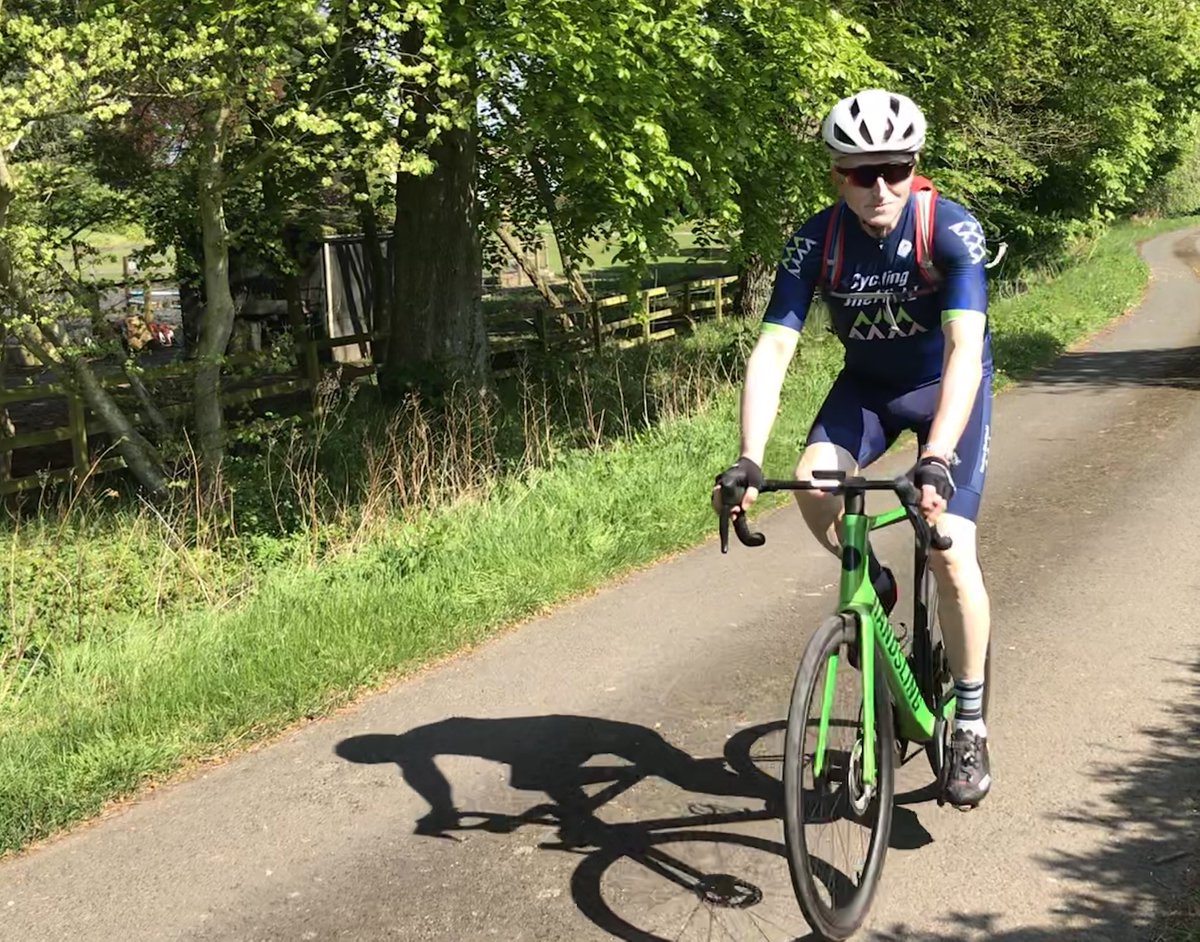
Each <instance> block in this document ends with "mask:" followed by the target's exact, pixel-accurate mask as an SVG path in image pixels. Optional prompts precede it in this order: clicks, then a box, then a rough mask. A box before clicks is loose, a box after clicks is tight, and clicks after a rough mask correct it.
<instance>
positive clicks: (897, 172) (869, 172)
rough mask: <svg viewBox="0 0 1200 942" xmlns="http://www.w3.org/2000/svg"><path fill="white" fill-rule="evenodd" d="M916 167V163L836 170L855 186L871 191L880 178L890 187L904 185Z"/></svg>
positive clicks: (868, 165)
mask: <svg viewBox="0 0 1200 942" xmlns="http://www.w3.org/2000/svg"><path fill="white" fill-rule="evenodd" d="M915 166H916V164H915V163H908V164H863V165H862V166H861V167H835V168H834V169H835V170H837V172H838V173H840V174H841V175H842V176H843V177H845V178H846V179H847V180H849V181H850V182H851V183H853V184H854V185H855V186H861V187H863V188H864V189H869V188H870V187H873V186H874V185H875V181H876V180H878V179H879V178H880V177H883V182H884V183H887V184H889V185H895V184H897V183H903V182H904V181H905V180H907V179H908V178H909V176H911V175H912V172H913V167H915Z"/></svg>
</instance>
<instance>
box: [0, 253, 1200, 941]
mask: <svg viewBox="0 0 1200 942" xmlns="http://www.w3.org/2000/svg"><path fill="white" fill-rule="evenodd" d="M1144 252H1145V255H1146V257H1147V259H1148V260H1149V262H1150V263H1151V265H1152V266H1153V269H1154V281H1153V284H1152V286H1151V289H1150V292H1149V294H1148V296H1147V299H1146V302H1145V304H1144V305H1143V306H1142V308H1141V309H1140V310H1139V311H1138V312H1137V313H1136V314H1134V315H1132V316H1130V317H1127V318H1124V319H1123V320H1121V321H1120V322H1119V323H1118V324H1117V325H1115V327H1114V328H1112V329H1111V330H1109V331H1107V332H1106V333H1105V334H1104V336H1102V337H1100V338H1098V339H1096V340H1095V341H1094V342H1092V343H1091V344H1089V345H1088V346H1087V347H1086V348H1084V349H1082V350H1080V351H1079V352H1076V353H1073V354H1070V355H1068V356H1066V357H1064V358H1063V359H1062V360H1061V361H1060V362H1059V363H1058V364H1057V365H1056V366H1055V367H1054V368H1053V369H1050V370H1048V371H1046V372H1045V373H1044V374H1042V375H1040V376H1038V377H1037V378H1035V379H1034V380H1032V381H1030V382H1028V383H1026V384H1024V385H1023V386H1022V387H1021V388H1019V389H1016V390H1014V391H1011V392H1009V393H1006V394H1004V395H1003V396H1002V397H1001V398H1000V400H999V401H998V404H997V408H996V412H995V420H994V436H993V439H992V446H991V470H990V476H989V484H988V493H987V495H986V496H985V503H984V511H983V517H982V521H981V525H982V554H983V558H984V562H985V567H986V571H987V576H988V581H989V586H990V589H991V593H992V598H993V603H994V619H995V635H994V657H995V665H994V675H993V676H994V684H993V688H992V697H991V703H992V716H991V722H990V726H991V731H992V744H993V767H994V775H995V787H994V791H993V794H992V796H991V797H990V798H989V799H988V801H987V802H986V803H985V804H984V805H983V806H982V807H981V808H979V809H978V810H977V811H975V812H972V813H970V814H963V813H960V812H957V811H954V810H951V809H948V808H944V809H939V808H938V807H937V806H936V804H934V803H933V802H931V801H929V800H927V798H926V797H925V794H924V793H923V791H922V790H923V788H924V786H926V785H927V784H928V782H929V779H930V774H929V771H928V767H927V766H926V765H925V763H924V760H923V759H922V758H920V757H919V756H918V758H916V759H914V760H913V761H911V762H909V763H908V764H907V765H906V766H905V767H904V768H903V769H902V770H901V772H900V782H899V785H898V792H899V793H900V802H901V804H900V805H899V807H898V810H897V815H896V821H895V833H894V835H893V839H892V848H891V850H890V852H889V855H888V862H887V867H886V871H885V874H884V878H883V884H882V887H881V889H880V893H879V896H878V897H877V900H876V903H875V906H874V909H873V911H872V916H871V919H870V921H869V923H868V925H867V926H866V927H865V928H864V930H863V932H862V934H861V937H862V938H866V939H877V940H885V939H897V940H898V939H921V940H932V942H943V940H944V942H963V940H974V939H988V940H1003V942H1017V940H1021V942H1050V940H1055V942H1058V940H1084V939H1087V940H1089V942H1093V940H1114V942H1116V940H1120V942H1128V940H1137V939H1149V938H1152V935H1151V931H1150V928H1149V926H1150V920H1151V919H1152V917H1153V911H1154V908H1155V906H1156V905H1157V902H1158V900H1159V899H1161V898H1162V897H1164V896H1165V895H1168V894H1170V893H1171V892H1172V891H1173V890H1175V888H1176V887H1177V886H1178V883H1179V881H1180V879H1181V878H1182V876H1183V874H1184V872H1185V871H1186V870H1187V869H1188V868H1189V867H1190V868H1193V869H1194V868H1195V867H1196V866H1198V865H1200V861H1198V860H1197V856H1198V855H1200V755H1198V754H1197V749H1196V744H1197V743H1198V742H1200V633H1198V631H1197V628H1196V625H1197V621H1198V615H1200V605H1198V603H1197V596H1198V594H1200V567H1198V566H1197V553H1196V549H1195V547H1196V544H1197V540H1196V532H1197V527H1198V522H1200V441H1198V438H1200V436H1198V435H1197V432H1198V431H1200V285H1198V284H1197V280H1196V271H1197V269H1196V262H1195V258H1194V256H1195V255H1197V253H1200V237H1198V236H1197V234H1196V233H1195V232H1193V233H1190V234H1184V235H1180V234H1174V235H1168V236H1163V237H1161V238H1158V239H1156V240H1154V241H1152V242H1150V243H1148V244H1147V245H1146V247H1145V249H1144ZM731 434H733V430H731ZM907 459H908V456H907V455H905V456H892V457H891V458H889V459H887V460H886V461H885V463H884V468H883V469H882V470H890V469H891V468H898V467H900V466H901V465H902V464H903V463H904V462H905V461H906V460H907ZM761 525H762V528H763V529H764V531H765V532H766V533H767V534H768V537H769V541H768V544H767V546H766V547H765V548H763V549H761V550H755V551H750V550H746V549H743V548H742V547H739V546H735V547H734V548H733V549H731V551H730V554H729V555H728V556H726V557H722V556H721V555H720V554H719V553H718V552H717V550H716V547H715V545H714V543H713V542H710V543H708V544H706V545H704V546H702V547H700V548H699V549H697V550H695V551H693V552H690V553H686V554H684V555H682V556H680V557H678V558H676V559H673V560H671V561H669V562H667V563H665V564H663V565H660V566H657V567H655V568H654V569H652V570H649V571H646V572H643V573H640V574H637V575H635V576H633V577H631V578H629V579H627V580H625V581H623V582H621V583H620V584H617V585H614V586H612V587H610V588H608V589H606V590H605V591H603V592H601V593H599V594H597V595H595V596H593V597H591V598H588V599H585V600H582V601H579V602H576V603H573V604H570V605H567V606H565V607H564V608H562V609H561V610H560V611H558V612H557V613H556V614H554V615H552V616H551V617H547V618H544V619H540V620H538V621H535V622H532V623H530V624H528V625H525V626H523V627H522V628H520V629H519V630H517V631H513V632H510V633H508V634H506V635H504V636H503V637H500V638H497V639H495V640H494V641H492V642H490V643H488V644H486V645H484V646H483V647H482V648H480V649H479V650H477V651H475V652H473V653H472V654H470V655H468V656H464V657H461V658H459V659H457V660H454V661H452V662H450V663H448V664H446V665H444V666H441V667H439V668H437V669H435V670H431V671H428V672H426V673H424V674H422V675H421V676H419V677H417V678H415V679H413V680H410V681H407V682H405V683H402V684H400V685H398V686H397V687H395V688H394V689H392V690H390V691H388V692H386V693H383V694H380V695H378V696H375V697H372V698H370V699H369V700H368V701H366V702H365V703H363V704H362V705H361V706H359V707H358V708H356V709H354V710H353V711H348V712H346V713H344V714H343V715H340V716H338V717H336V718H334V719H331V720H329V721H325V722H321V723H316V724H313V725H311V726H309V727H307V728H305V729H303V730H301V731H299V732H297V733H295V734H294V735H291V736H289V737H287V738H286V739H284V740H283V741H281V742H279V743H277V744H275V745H272V746H270V747H269V748H266V749H262V750H258V751H256V752H254V753H251V754H247V755H245V756H242V757H240V758H238V759H236V760H234V761H232V762H230V763H228V764H226V765H223V766H221V767H219V768H213V769H211V770H208V771H206V772H204V773H203V774H201V775H199V776H197V777H196V778H194V779H192V780H190V781H187V782H185V783H182V784H179V785H176V786H172V787H169V788H164V789H161V790H158V791H156V792H154V793H153V794H151V795H149V796H147V797H146V798H145V799H144V800H142V801H140V802H137V803H135V804H132V805H130V806H128V807H126V808H123V809H121V810H120V811H119V812H117V813H114V814H112V815H111V816H109V817H108V818H106V819H105V820H103V821H101V822H99V823H97V824H96V825H94V826H90V827H86V828H83V829H81V830H79V831H78V832H76V833H74V834H72V835H69V836H67V837H65V838H62V839H60V840H56V841H53V842H51V843H49V844H48V845H47V846H44V847H41V848H39V849H37V850H36V851H34V852H32V853H29V854H26V855H23V856H20V857H17V858H14V859H10V860H8V861H6V862H4V863H3V864H0V937H2V938H4V939H13V940H22V942H39V940H54V942H59V940H66V939H71V940H119V942H136V940H161V939H188V940H293V939H295V940H301V939H314V940H325V939H354V940H374V939H412V940H426V939H453V940H474V939H504V940H564V942H565V940H571V942H577V940H578V942H583V940H603V939H611V938H618V939H626V940H656V939H670V940H675V939H705V940H736V942H742V940H761V939H770V940H789V939H803V938H805V937H806V936H807V935H808V930H807V928H806V926H805V924H804V921H803V919H802V917H801V916H800V914H799V911H798V909H797V907H796V903H795V900H794V898H793V896H792V891H791V887H790V884H789V880H788V875H787V866H786V863H785V861H784V858H783V856H782V846H781V840H782V829H781V825H780V823H779V821H778V820H777V819H775V818H773V817H772V816H771V814H770V813H769V812H768V811H766V810H765V808H766V803H765V802H764V800H763V795H764V793H765V791H764V789H765V790H767V791H769V790H770V788H771V785H772V777H773V776H777V775H778V774H779V769H780V766H779V762H778V754H779V748H780V747H779V742H780V733H779V730H780V728H781V726H782V722H783V720H784V718H785V714H786V708H787V697H788V693H789V689H790V685H791V681H792V676H793V671H794V669H795V666H796V664H797V662H798V660H799V657H800V654H801V652H802V650H803V647H804V644H805V641H806V640H807V637H808V635H809V633H810V632H811V631H812V629H813V628H815V627H816V625H818V624H819V622H820V620H821V618H822V617H823V615H824V614H825V613H826V612H827V611H828V609H829V607H830V605H831V604H832V602H833V601H834V598H835V595H834V585H833V582H834V579H835V576H836V561H835V560H833V559H832V558H831V557H826V556H824V555H823V554H822V553H821V552H819V551H818V550H817V549H816V547H815V545H814V544H813V543H812V541H811V540H810V539H809V538H807V536H806V534H805V533H804V532H803V529H802V526H801V522H800V519H799V514H797V513H796V512H795V510H794V509H792V508H786V509H784V510H781V511H779V512H776V513H774V514H772V515H770V516H768V517H767V518H765V519H764V520H762V521H761ZM909 539H910V537H909V536H908V534H907V533H905V532H902V528H894V529H893V530H890V531H888V532H887V533H886V534H884V538H883V539H882V540H881V541H880V543H879V548H880V550H881V555H883V556H885V558H889V559H891V560H897V561H899V560H904V559H905V558H906V557H907V556H908V545H909V544H908V541H909ZM1189 546H1191V547H1192V549H1188V547H1189ZM905 604H907V602H906V599H903V598H902V602H901V606H902V607H903V606H904V605H905ZM614 770H615V771H614ZM731 770H738V772H737V774H735V773H734V772H733V771H731ZM614 779H615V781H616V784H614ZM587 796H590V798H588V797H587ZM451 801H452V802H453V804H454V806H456V807H457V809H459V810H460V811H462V812H469V813H471V814H470V816H466V817H463V818H461V819H459V821H458V822H457V825H456V826H454V827H451V828H449V829H447V830H445V831H444V832H441V833H434V834H427V835H426V834H418V833H414V832H415V831H416V830H418V829H420V830H426V831H437V830H438V828H437V827H435V825H439V824H445V823H446V822H445V821H442V822H438V821H435V820H431V819H430V817H429V812H430V807H431V804H434V805H438V806H448V804H449V803H450V802H451ZM422 820H424V822H425V823H424V825H422V826H420V828H419V825H418V822H421V821H422ZM681 872H701V873H706V874H731V875H734V876H736V877H738V878H739V879H741V880H743V881H746V883H747V884H749V885H752V886H753V887H754V888H755V889H754V890H753V891H752V892H747V894H746V895H745V898H743V899H742V900H741V905H739V906H735V907H728V906H727V907H710V906H706V905H704V902H703V901H702V900H701V899H699V898H698V897H697V896H696V895H695V894H692V893H686V892H683V891H682V890H681V889H680V887H679V885H678V883H679V881H678V880H672V879H670V877H671V875H672V874H679V873H681Z"/></svg>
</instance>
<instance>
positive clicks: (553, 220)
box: [529, 154, 592, 307]
mask: <svg viewBox="0 0 1200 942" xmlns="http://www.w3.org/2000/svg"><path fill="white" fill-rule="evenodd" d="M529 169H530V170H531V171H532V172H533V179H534V182H535V183H536V184H537V190H538V198H539V199H540V200H541V201H542V211H543V212H544V213H545V214H546V221H547V222H548V223H549V224H550V234H551V235H553V236H554V242H555V244H556V245H557V246H558V255H559V258H561V259H562V264H563V274H565V275H566V276H567V284H568V285H570V286H571V294H572V295H574V296H575V300H576V301H578V302H579V303H580V304H582V305H584V306H585V307H586V306H587V305H589V304H591V303H592V295H591V292H590V291H588V289H587V286H586V285H584V283H583V278H582V277H581V276H580V274H579V265H578V263H576V261H575V258H574V256H572V254H571V251H570V249H569V248H567V246H566V244H565V243H564V242H563V240H562V239H561V238H560V237H559V234H558V206H557V204H556V203H555V201H554V191H553V189H551V187H550V177H549V175H548V174H547V173H546V165H545V164H543V163H542V162H541V160H540V159H538V158H537V157H536V156H534V155H533V154H530V155H529Z"/></svg>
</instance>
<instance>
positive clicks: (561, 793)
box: [336, 715, 777, 840]
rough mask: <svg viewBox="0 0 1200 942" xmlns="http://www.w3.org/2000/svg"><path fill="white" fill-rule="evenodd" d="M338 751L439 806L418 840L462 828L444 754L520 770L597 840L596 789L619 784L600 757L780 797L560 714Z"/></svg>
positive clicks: (717, 787) (601, 722)
mask: <svg viewBox="0 0 1200 942" xmlns="http://www.w3.org/2000/svg"><path fill="white" fill-rule="evenodd" d="M336 752H337V754H338V755H339V756H341V757H342V758H343V759H347V760H349V761H351V762H359V763H367V764H377V763H390V762H394V763H395V764H396V765H397V767H398V768H399V770H400V773H401V775H402V776H403V778H404V781H405V782H406V783H407V784H408V785H409V787H411V788H412V789H413V790H414V791H415V792H417V794H419V795H420V796H421V797H422V798H423V799H424V800H425V801H426V802H427V803H428V805H429V811H428V813H426V814H425V815H424V816H423V817H422V818H421V819H420V820H418V821H417V824H416V833H417V834H424V835H434V836H446V832H447V831H449V830H453V829H455V828H456V827H459V826H460V824H461V815H462V811H461V809H459V808H458V807H457V806H456V804H455V801H454V794H453V789H452V787H451V784H450V781H449V780H448V779H447V778H446V776H445V775H444V774H443V773H442V771H441V770H440V769H439V768H438V766H437V763H436V761H435V760H436V758H437V757H438V756H473V757H477V758H481V759H488V760H491V761H493V762H497V763H500V764H503V765H507V766H509V768H510V769H511V774H510V780H509V783H510V785H511V786H512V787H513V788H515V789H519V790H522V791H532V792H543V793H544V794H545V795H547V796H548V797H549V799H550V800H551V802H553V803H554V812H555V816H556V817H557V818H558V820H559V822H560V828H561V829H562V830H563V831H565V832H572V836H573V838H575V839H577V840H587V836H586V835H585V834H581V833H578V832H581V831H586V830H587V829H588V828H589V827H594V826H595V824H596V823H597V819H596V818H595V817H594V810H595V809H596V808H597V807H598V806H599V805H600V804H602V803H603V801H604V800H605V799H604V791H605V790H603V789H602V790H601V793H600V794H599V796H597V795H596V794H589V793H588V791H587V788H586V786H593V785H595V784H597V783H599V782H607V783H610V784H612V783H614V770H613V768H612V767H609V768H597V767H594V766H588V765H587V763H588V762H589V761H590V760H591V759H593V758H595V757H597V756H615V757H617V758H618V759H623V760H625V761H626V762H627V763H629V767H628V768H622V769H620V770H619V774H618V776H617V778H619V779H621V780H624V781H626V782H630V783H631V782H633V781H636V780H640V779H642V778H649V777H657V778H660V779H663V780H665V781H667V782H669V783H671V784H673V785H675V786H676V787H678V788H680V789H682V790H684V791H685V792H694V793H699V794H706V795H723V796H736V797H740V798H746V799H758V800H768V801H769V800H772V799H774V798H775V797H777V796H776V795H775V794H773V792H772V790H771V788H770V787H769V785H764V784H763V783H761V782H756V781H754V780H747V779H746V778H745V777H743V776H739V775H737V774H736V773H734V772H731V771H730V770H729V769H728V768H727V767H726V765H725V762H724V760H722V759H696V758H693V757H692V756H690V755H689V754H688V753H686V752H684V751H683V750H682V749H679V748H677V747H676V746H673V745H671V744H670V743H669V742H667V741H666V740H665V739H664V738H663V737H662V736H660V735H659V734H658V733H656V732H654V731H653V730H650V729H647V728H646V727H644V726H639V725H637V724H634V723H621V722H617V721H615V720H607V719H599V718H596V717H589V716H571V715H550V716H523V717H511V718H504V719H477V718H471V717H455V718H451V719H446V720H442V721H440V722H437V723H431V724H429V725H427V726H418V727H416V728H415V729H411V730H409V731H408V732H406V733H401V734H398V735H389V734H378V733H373V734H367V735H363V736H353V737H351V738H349V739H344V740H342V741H341V742H339V743H338V744H337V747H336Z"/></svg>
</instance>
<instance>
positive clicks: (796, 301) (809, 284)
mask: <svg viewBox="0 0 1200 942" xmlns="http://www.w3.org/2000/svg"><path fill="white" fill-rule="evenodd" d="M832 211H833V210H832V208H830V209H827V210H825V211H824V212H822V213H818V214H817V215H815V216H813V217H812V218H811V219H809V220H808V222H806V223H805V224H804V225H803V226H801V227H800V228H799V229H797V230H796V233H795V234H794V235H793V236H792V237H791V238H790V239H788V242H787V245H785V246H784V248H783V258H782V259H781V260H780V262H779V268H778V269H777V270H776V272H775V287H774V289H773V290H772V291H771V300H770V301H769V302H768V304H767V312H766V314H765V315H763V330H778V329H780V328H783V329H786V330H794V331H796V332H797V333H799V331H800V330H801V329H802V328H803V327H804V319H805V318H806V317H808V309H809V307H810V306H811V305H812V299H813V292H814V291H815V290H816V287H817V282H818V281H819V280H820V278H821V253H822V252H824V250H825V249H824V244H825V232H826V229H827V228H828V224H829V214H830V213H831V212H832Z"/></svg>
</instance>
